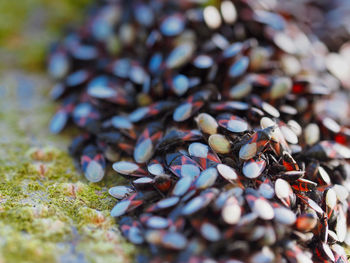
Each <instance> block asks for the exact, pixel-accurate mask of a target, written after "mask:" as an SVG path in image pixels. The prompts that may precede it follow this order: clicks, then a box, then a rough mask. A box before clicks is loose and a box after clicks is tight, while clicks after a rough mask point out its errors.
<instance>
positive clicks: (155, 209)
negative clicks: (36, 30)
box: [48, 0, 350, 263]
mask: <svg viewBox="0 0 350 263" xmlns="http://www.w3.org/2000/svg"><path fill="white" fill-rule="evenodd" d="M265 2H266V3H265ZM286 2H288V1H281V3H280V4H287V3H286ZM215 3H216V5H210V4H208V3H206V2H205V1H161V0H152V1H151V0H150V1H105V2H103V3H102V4H99V5H97V6H96V7H94V8H92V9H91V12H90V16H89V18H88V20H87V22H86V23H85V24H84V25H83V26H82V27H80V28H79V29H78V30H74V31H71V32H69V33H67V35H66V36H65V38H64V39H62V41H61V42H59V43H58V44H56V45H54V46H53V47H52V50H51V53H50V56H49V59H48V69H49V72H50V74H51V75H52V76H53V77H54V78H55V79H56V80H57V84H56V85H55V87H54V88H53V90H52V93H51V95H52V98H53V99H55V100H56V99H59V100H61V101H62V103H61V107H60V108H59V110H58V111H57V113H56V114H55V116H54V117H53V119H52V121H51V124H50V129H51V131H52V132H54V133H58V132H60V131H62V130H63V129H64V127H65V126H67V125H68V124H69V123H73V124H74V125H75V126H77V127H79V128H80V129H81V135H80V136H78V137H77V138H75V139H74V140H73V142H72V145H71V147H70V152H71V154H72V155H73V156H74V157H75V158H76V159H77V160H79V162H80V165H81V169H82V170H83V172H84V174H85V177H86V178H87V179H88V180H89V181H91V182H98V181H101V180H102V179H103V177H104V175H105V170H106V166H107V165H108V164H112V167H113V169H114V170H115V171H116V172H117V173H118V175H114V176H124V177H125V178H126V179H127V180H126V184H125V185H118V186H115V187H112V188H111V189H109V193H110V194H111V195H112V196H113V197H115V198H116V199H118V201H117V202H116V205H115V207H114V208H113V209H112V211H111V215H112V216H113V217H116V218H117V219H118V224H119V226H120V229H121V232H122V233H123V235H124V236H125V237H126V238H127V239H128V240H129V241H130V242H133V243H135V244H140V245H141V244H144V245H145V244H147V245H148V246H149V252H150V253H151V254H152V256H149V257H148V256H140V257H139V261H140V262H145V261H146V262H147V261H150V262H193V263H194V262H204V261H205V260H207V261H205V262H231V263H236V262H237V263H238V262H252V263H255V262H292V263H293V262H298V263H306V262H338V263H339V262H347V257H346V254H345V252H344V249H343V247H344V246H345V245H350V235H348V231H347V230H348V224H347V219H348V214H349V213H348V210H349V203H348V202H349V200H350V199H349V190H350V184H349V183H350V164H349V162H348V160H349V159H350V149H349V148H348V146H350V144H349V139H350V128H349V127H350V126H349V124H350V118H349V111H350V109H349V105H348V102H349V92H348V88H349V87H350V82H349V76H350V74H347V72H346V71H347V70H349V69H350V55H349V54H350V45H349V44H344V45H342V46H341V48H340V51H339V53H330V52H329V51H328V47H327V45H326V44H324V43H323V42H321V41H320V40H319V38H318V37H317V35H315V34H313V31H312V27H307V26H306V25H305V24H303V23H302V22H301V21H300V18H298V17H296V16H295V15H294V14H293V11H292V10H291V11H290V12H288V9H286V8H284V9H283V8H281V6H279V4H278V3H276V1H251V0H246V1H243V0H242V1H241V0H237V1H229V0H224V1H217V2H215ZM308 4H309V5H312V2H310V1H309V3H308ZM300 5H302V6H303V7H306V4H302V3H300ZM282 7H283V6H282ZM314 8H317V5H315V6H314ZM281 10H283V11H281ZM319 11H320V12H321V11H322V10H319ZM305 27H306V28H307V30H306V29H305ZM306 31H307V32H308V34H306V33H305V32H306ZM349 73H350V72H349Z"/></svg>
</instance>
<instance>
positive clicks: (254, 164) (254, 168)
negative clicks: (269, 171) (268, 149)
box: [242, 159, 266, 179]
mask: <svg viewBox="0 0 350 263" xmlns="http://www.w3.org/2000/svg"><path fill="white" fill-rule="evenodd" d="M265 167H266V162H265V160H264V159H260V160H259V159H250V160H248V161H246V162H244V164H243V168H242V172H243V174H244V176H245V177H247V178H249V179H254V178H257V177H259V176H260V174H261V173H262V172H263V171H264V169H265Z"/></svg>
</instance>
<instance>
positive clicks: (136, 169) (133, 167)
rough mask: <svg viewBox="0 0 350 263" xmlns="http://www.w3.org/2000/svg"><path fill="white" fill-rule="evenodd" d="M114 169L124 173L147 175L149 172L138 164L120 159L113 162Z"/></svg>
mask: <svg viewBox="0 0 350 263" xmlns="http://www.w3.org/2000/svg"><path fill="white" fill-rule="evenodd" d="M112 167H113V170H114V171H116V172H118V173H120V174H124V175H131V176H135V175H141V176H142V175H147V172H146V171H145V170H144V169H143V168H142V167H140V166H139V165H138V164H136V163H133V162H127V161H120V162H116V163H114V164H113V166H112Z"/></svg>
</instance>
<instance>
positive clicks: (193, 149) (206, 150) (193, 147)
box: [188, 142, 221, 169]
mask: <svg viewBox="0 0 350 263" xmlns="http://www.w3.org/2000/svg"><path fill="white" fill-rule="evenodd" d="M188 153H189V155H190V156H191V158H192V159H193V160H195V161H196V162H197V163H198V164H199V165H200V166H201V168H202V169H207V168H210V167H212V166H216V165H217V164H219V163H221V161H220V159H219V157H218V156H217V154H216V153H215V152H214V151H213V150H212V149H211V148H210V147H209V146H208V145H206V144H203V143H199V142H194V143H191V144H190V145H189V146H188Z"/></svg>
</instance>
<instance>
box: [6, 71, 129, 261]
mask: <svg viewBox="0 0 350 263" xmlns="http://www.w3.org/2000/svg"><path fill="white" fill-rule="evenodd" d="M0 75H1V76H0V130H1V133H2V136H1V137H0V262H1V263H7V262H10V263H11V262H19V263H21V262H39V263H40V262H59V261H60V260H61V257H65V259H66V260H72V259H75V258H80V257H83V258H84V260H85V261H86V262H129V261H130V259H131V258H132V255H133V253H135V248H134V246H132V245H130V244H128V243H127V242H125V240H124V239H123V238H122V237H121V234H120V232H119V230H118V228H117V225H116V224H115V220H114V219H113V218H111V217H110V215H109V213H110V212H109V211H110V209H111V207H112V206H113V205H114V203H115V200H114V199H113V198H111V197H110V196H109V195H108V193H107V189H108V188H109V187H110V186H113V185H115V184H116V183H117V181H119V179H118V177H116V175H115V174H114V173H113V174H110V175H108V176H107V177H106V179H105V180H103V182H101V183H98V184H93V183H89V182H87V181H86V180H85V178H84V176H83V175H81V173H79V172H78V171H76V169H75V166H74V163H73V161H72V158H71V157H70V156H69V155H68V153H67V151H66V149H67V142H68V141H70V139H71V136H72V130H67V131H65V134H64V135H62V136H61V135H60V136H53V135H50V134H49V133H48V129H47V125H48V121H49V119H50V116H52V114H53V110H54V108H55V106H53V105H52V104H51V102H50V101H49V99H48V98H47V97H46V93H47V92H46V91H45V92H43V89H44V88H46V87H47V85H46V82H36V83H39V84H38V85H35V87H36V89H35V90H34V91H33V92H34V94H33V98H31V99H30V100H28V101H30V102H31V103H32V105H30V107H29V108H25V107H22V105H21V98H18V96H19V94H18V93H17V92H16V89H17V87H16V85H15V84H16V82H15V81H13V79H10V80H8V79H7V78H8V74H1V71H0ZM1 82H2V83H1ZM25 99H26V100H27V98H25ZM73 133H74V131H73ZM72 246H74V249H72ZM72 251H74V252H72Z"/></svg>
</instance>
